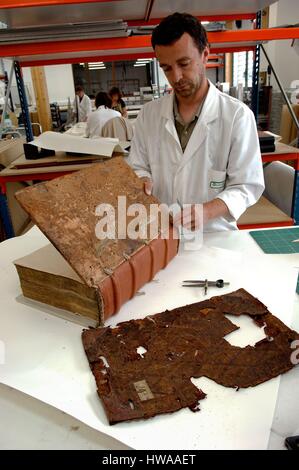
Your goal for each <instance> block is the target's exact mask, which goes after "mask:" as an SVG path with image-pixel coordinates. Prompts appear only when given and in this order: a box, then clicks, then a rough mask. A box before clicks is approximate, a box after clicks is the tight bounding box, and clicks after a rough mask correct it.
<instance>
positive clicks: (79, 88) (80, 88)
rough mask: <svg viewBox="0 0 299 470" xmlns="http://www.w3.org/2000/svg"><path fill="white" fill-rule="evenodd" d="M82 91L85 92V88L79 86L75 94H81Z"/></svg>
mask: <svg viewBox="0 0 299 470" xmlns="http://www.w3.org/2000/svg"><path fill="white" fill-rule="evenodd" d="M80 91H83V92H84V88H83V86H81V85H77V86H76V87H75V93H80Z"/></svg>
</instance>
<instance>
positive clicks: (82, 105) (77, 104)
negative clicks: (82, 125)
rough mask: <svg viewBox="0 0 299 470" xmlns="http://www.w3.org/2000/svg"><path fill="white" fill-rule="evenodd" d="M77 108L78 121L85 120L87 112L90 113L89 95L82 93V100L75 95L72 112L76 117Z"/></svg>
mask: <svg viewBox="0 0 299 470" xmlns="http://www.w3.org/2000/svg"><path fill="white" fill-rule="evenodd" d="M77 109H78V122H86V121H87V118H88V116H89V114H90V113H91V111H92V109H91V101H90V98H89V96H87V95H83V98H82V100H81V101H80V98H79V96H78V95H76V96H75V100H74V113H75V115H76V117H77Z"/></svg>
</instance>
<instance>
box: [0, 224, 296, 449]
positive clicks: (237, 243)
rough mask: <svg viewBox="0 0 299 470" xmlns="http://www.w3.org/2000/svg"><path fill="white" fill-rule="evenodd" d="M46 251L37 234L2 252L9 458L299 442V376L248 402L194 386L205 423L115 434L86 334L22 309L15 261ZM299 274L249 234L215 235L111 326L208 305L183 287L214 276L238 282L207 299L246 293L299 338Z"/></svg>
mask: <svg viewBox="0 0 299 470" xmlns="http://www.w3.org/2000/svg"><path fill="white" fill-rule="evenodd" d="M47 243H48V240H47V239H46V238H45V237H44V235H43V234H42V233H41V232H40V231H39V230H38V229H37V227H33V229H31V230H30V232H28V233H27V234H26V235H24V236H23V237H18V238H14V239H10V240H7V241H5V242H2V243H1V244H0V281H1V283H0V289H1V291H0V312H1V313H0V346H1V345H2V349H3V347H4V352H5V355H4V361H3V357H2V363H1V362H0V382H1V383H0V449H17V448H19V449H112V450H113V449H120V450H123V449H129V448H137V449H138V448H139V449H140V448H142V449H155V448H161V449H171V448H173V449H179V448H185V449H191V450H192V449H193V450H194V449H202V448H206V449H217V448H218V449H219V448H231V449H242V448H244V449H251V448H265V449H266V448H273V449H283V448H284V446H283V442H284V439H285V437H286V436H288V435H294V434H296V433H297V434H298V433H299V405H298V400H297V394H298V393H297V390H298V387H299V367H298V366H297V367H295V368H294V369H293V370H292V371H290V372H288V373H286V374H284V375H283V376H282V377H281V379H280V378H276V379H272V380H270V381H268V382H266V383H264V384H261V385H259V386H257V387H254V388H250V389H243V390H240V391H239V392H235V391H234V390H231V389H227V388H225V387H222V386H220V385H218V384H214V382H213V383H212V381H209V380H208V379H205V378H200V379H195V382H194V383H196V385H197V384H199V386H200V387H202V389H203V390H204V391H205V392H206V393H207V394H208V397H207V398H206V399H205V400H202V401H201V402H200V408H201V411H199V412H198V413H192V412H191V411H189V410H188V409H184V410H180V411H179V412H177V413H173V414H171V415H161V416H159V417H155V418H152V419H149V420H146V421H136V422H133V421H132V422H128V423H121V424H118V425H114V426H109V425H108V423H107V420H106V417H105V413H104V411H103V409H102V405H101V403H100V400H99V398H98V396H97V394H96V386H95V381H94V378H93V376H92V373H91V371H90V369H89V366H88V362H87V360H86V358H85V353H84V351H83V347H82V345H81V338H80V333H81V331H82V326H80V325H79V324H76V323H71V322H69V321H67V320H65V319H61V318H58V317H57V316H55V315H53V314H51V313H50V310H49V307H46V306H45V307H43V306H41V304H39V305H37V304H34V302H31V301H27V302H26V301H24V299H22V296H21V290H20V286H19V281H18V276H17V273H16V270H15V268H14V266H13V265H12V261H13V260H15V259H17V258H19V257H21V256H25V255H26V254H29V253H30V252H32V251H34V250H35V249H38V248H40V247H42V246H44V245H46V244H47ZM298 266H299V254H295V255H265V254H263V253H262V251H261V250H260V248H259V247H258V246H257V245H256V244H255V242H254V241H253V239H252V238H251V237H250V235H249V234H248V233H247V232H245V231H240V232H237V231H236V232H221V233H213V234H206V235H205V237H204V246H203V248H202V249H201V250H200V251H193V252H191V251H189V252H182V251H180V253H179V255H178V256H177V257H176V259H175V260H174V261H172V262H171V263H170V265H169V266H168V267H167V268H166V269H165V270H163V271H161V272H160V273H159V274H158V275H157V276H156V279H157V280H158V282H152V283H149V284H147V285H146V286H145V287H144V288H142V291H143V292H144V293H145V295H142V296H137V297H135V298H134V299H132V300H131V301H130V302H128V303H127V304H126V305H125V306H123V307H122V309H121V311H120V312H119V313H118V314H117V315H116V316H115V317H113V318H112V319H111V320H110V321H109V322H108V324H111V325H115V324H116V323H119V322H121V321H124V320H127V319H131V318H138V317H139V318H142V317H144V316H145V315H146V314H153V313H155V312H159V311H163V310H165V309H166V308H169V309H171V308H174V307H175V306H179V305H185V304H187V303H192V302H198V301H201V300H204V299H205V297H204V296H203V293H202V292H201V291H200V290H199V289H197V290H196V289H183V288H181V286H180V281H182V280H183V279H187V278H190V277H192V278H195V277H197V278H198V277H200V278H202V277H204V276H207V277H208V278H209V279H212V278H216V279H218V278H220V277H223V278H224V279H225V280H229V281H230V282H231V285H230V286H229V288H225V289H223V290H221V289H214V290H213V289H210V291H209V293H208V297H211V296H214V295H221V294H224V293H226V292H231V291H233V290H235V289H237V288H239V287H244V288H246V289H247V290H248V291H249V292H251V293H252V294H253V295H256V296H257V297H258V298H259V299H260V300H261V301H262V302H263V303H265V304H266V305H267V307H268V308H269V310H270V311H271V313H273V314H275V315H277V316H279V317H280V318H281V319H282V320H285V323H286V324H288V326H290V327H291V328H294V329H296V330H297V331H299V303H298V296H297V294H296V293H295V285H296V278H297V270H296V269H295V267H298ZM201 269H202V272H199V271H200V270H201ZM196 273H198V276H196V275H195V274H196ZM280 313H281V316H280V315H279V314H280ZM231 320H232V321H233V322H235V321H234V320H233V319H232V318H231ZM235 323H237V321H236V322H235ZM237 324H238V323H237ZM242 328H243V326H242V325H241V329H242ZM244 328H245V326H244ZM246 328H247V326H246ZM254 328H255V329H257V327H254ZM244 331H245V330H244ZM247 332H249V330H248V331H247V330H246V333H247ZM233 334H237V333H232V335H233ZM248 334H249V335H251V332H249V333H248ZM254 334H256V332H255V331H254V333H253V336H252V338H253V337H254ZM240 338H241V336H240ZM252 338H251V339H252ZM258 339H259V338H258V337H257V339H256V341H257V340H258ZM243 340H244V334H243ZM1 341H2V343H1ZM254 342H255V341H254ZM253 344H254V343H253ZM244 345H245V344H244ZM0 359H1V356H0ZM197 381H198V382H197ZM58 389H59V390H58ZM172 428H175V429H174V430H173V431H171V429H172ZM165 429H168V430H169V435H170V438H169V437H165V434H167V433H166V432H165ZM178 429H179V430H180V432H179V433H178V432H177V431H176V430H178ZM207 430H208V432H207ZM172 432H173V434H171V433H172ZM175 434H176V435H178V436H177V437H176V436H175ZM142 436H144V437H142ZM142 439H144V440H142ZM167 439H172V441H168V440H167ZM176 439H177V440H176ZM188 444H189V445H188Z"/></svg>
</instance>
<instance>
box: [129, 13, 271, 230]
mask: <svg viewBox="0 0 299 470" xmlns="http://www.w3.org/2000/svg"><path fill="white" fill-rule="evenodd" d="M152 45H153V48H154V50H155V54H156V57H157V59H158V60H159V63H160V66H161V68H162V69H163V70H164V72H165V75H166V77H167V79H168V81H169V83H170V85H171V86H172V88H173V91H174V93H173V94H171V95H168V96H164V97H163V98H161V99H158V100H155V101H152V102H151V103H148V104H146V105H145V106H144V107H143V109H142V110H141V111H140V113H139V115H138V118H137V121H136V124H135V130H134V137H133V141H132V145H131V152H130V157H129V163H130V165H131V166H132V168H133V169H134V170H135V172H136V173H137V175H138V176H139V177H142V178H144V180H145V191H146V192H147V193H151V192H152V193H153V194H154V195H155V196H156V197H157V198H158V199H159V200H160V201H161V202H163V203H166V204H168V205H171V204H173V203H178V204H180V205H184V204H202V207H203V225H204V230H205V231H217V230H229V229H236V228H237V225H236V221H237V219H238V218H239V217H240V215H241V214H242V213H243V212H244V211H245V209H246V208H247V207H249V206H251V205H252V204H254V203H255V202H256V201H257V200H258V199H259V197H260V196H261V194H262V193H263V190H264V178H263V169H262V161H261V155H260V149H259V142H258V136H257V130H256V123H255V119H254V116H253V113H252V112H251V110H250V109H249V108H248V107H247V106H246V105H245V104H243V103H242V102H240V101H238V100H236V99H235V98H232V97H230V96H228V95H225V94H223V93H221V92H220V91H219V90H218V89H216V88H215V86H214V85H213V84H212V83H211V82H209V81H208V79H207V78H206V73H205V68H206V64H207V60H208V55H209V49H208V42H207V36H206V32H205V30H204V28H203V27H202V25H201V24H200V22H199V21H198V20H197V19H196V18H195V17H193V16H191V15H188V14H180V13H175V14H173V15H171V16H169V17H167V18H165V19H164V20H162V22H161V23H160V24H159V25H158V26H157V28H155V30H154V32H153V35H152ZM195 211H196V206H192V211H191V212H190V211H184V210H183V211H182V212H181V213H180V214H179V215H178V216H177V217H176V218H175V220H174V222H175V223H178V222H179V221H182V223H183V225H184V226H185V227H186V228H191V229H194V228H195V229H198V228H199V227H198V226H197V225H196V223H195V222H196V221H197V220H198V218H197V217H195V215H196V214H195Z"/></svg>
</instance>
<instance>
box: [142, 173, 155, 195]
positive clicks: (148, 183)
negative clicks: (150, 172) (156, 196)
mask: <svg viewBox="0 0 299 470" xmlns="http://www.w3.org/2000/svg"><path fill="white" fill-rule="evenodd" d="M140 179H141V180H142V181H143V182H144V192H145V194H147V195H148V196H151V194H152V191H153V185H154V184H153V182H152V180H151V179H150V178H147V177H143V178H140Z"/></svg>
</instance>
